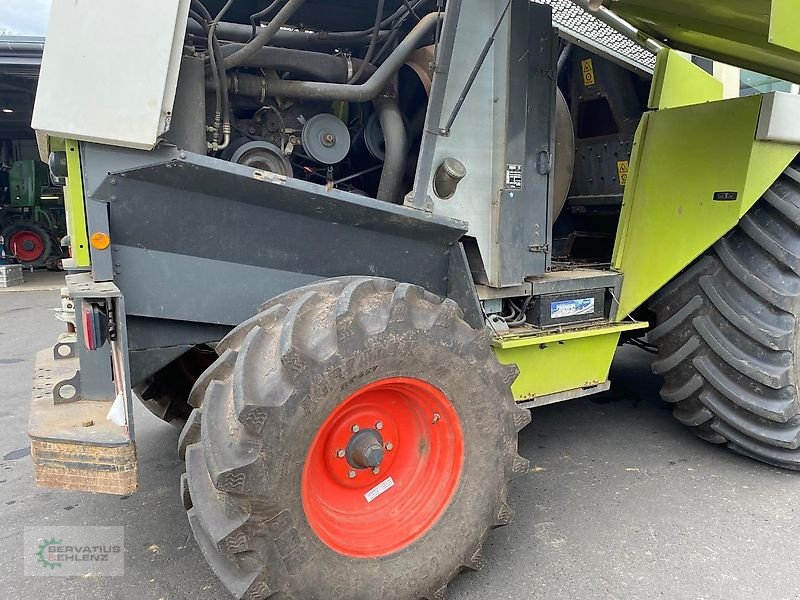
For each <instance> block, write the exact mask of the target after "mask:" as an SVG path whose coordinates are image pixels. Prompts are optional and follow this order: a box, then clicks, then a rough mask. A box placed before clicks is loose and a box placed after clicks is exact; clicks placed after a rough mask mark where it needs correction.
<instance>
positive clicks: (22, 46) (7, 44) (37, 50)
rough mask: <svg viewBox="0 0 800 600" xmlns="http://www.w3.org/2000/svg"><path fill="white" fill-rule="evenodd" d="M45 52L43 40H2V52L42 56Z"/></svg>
mask: <svg viewBox="0 0 800 600" xmlns="http://www.w3.org/2000/svg"><path fill="white" fill-rule="evenodd" d="M43 51H44V39H43V38H30V39H26V38H21V39H0V52H14V53H18V52H19V53H31V54H41V53H42V52H43Z"/></svg>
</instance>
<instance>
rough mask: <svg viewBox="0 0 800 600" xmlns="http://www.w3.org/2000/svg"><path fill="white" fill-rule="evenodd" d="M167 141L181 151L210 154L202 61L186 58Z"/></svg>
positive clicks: (182, 65)
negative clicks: (207, 138) (207, 139)
mask: <svg viewBox="0 0 800 600" xmlns="http://www.w3.org/2000/svg"><path fill="white" fill-rule="evenodd" d="M164 138H165V139H166V140H167V141H168V142H169V143H170V144H174V145H175V146H177V147H178V148H180V149H181V150H188V151H189V152H195V153H197V154H206V152H207V151H208V148H207V141H206V86H205V67H204V66H203V59H202V58H194V57H191V56H184V57H183V59H181V72H180V75H179V76H178V89H177V92H176V94H175V103H174V105H173V109H172V120H171V121H170V124H169V131H167V133H166V134H165V135H164Z"/></svg>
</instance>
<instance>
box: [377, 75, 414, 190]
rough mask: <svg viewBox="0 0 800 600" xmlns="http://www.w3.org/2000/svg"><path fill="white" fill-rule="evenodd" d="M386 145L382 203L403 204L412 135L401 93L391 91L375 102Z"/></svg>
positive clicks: (381, 183) (387, 91) (380, 185)
mask: <svg viewBox="0 0 800 600" xmlns="http://www.w3.org/2000/svg"><path fill="white" fill-rule="evenodd" d="M373 104H374V106H375V111H376V112H377V113H378V120H379V121H380V124H381V130H382V131H383V139H384V141H385V143H386V154H385V158H384V161H383V171H382V172H381V181H380V184H379V185H378V195H377V198H378V200H383V201H385V202H391V203H392V204H402V202H403V198H402V197H401V192H402V190H401V186H402V184H403V176H404V174H405V172H406V156H407V152H408V135H407V133H406V125H405V123H404V122H403V115H402V113H401V112H400V105H399V103H398V101H397V94H396V93H395V92H394V90H393V89H387V90H386V92H385V93H383V94H381V95H380V96H378V97H377V98H376V99H375V101H374V102H373Z"/></svg>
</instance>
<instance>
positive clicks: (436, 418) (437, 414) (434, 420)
mask: <svg viewBox="0 0 800 600" xmlns="http://www.w3.org/2000/svg"><path fill="white" fill-rule="evenodd" d="M441 418H442V417H441V416H439V413H433V424H434V425H436V423H438V422H439V419H441Z"/></svg>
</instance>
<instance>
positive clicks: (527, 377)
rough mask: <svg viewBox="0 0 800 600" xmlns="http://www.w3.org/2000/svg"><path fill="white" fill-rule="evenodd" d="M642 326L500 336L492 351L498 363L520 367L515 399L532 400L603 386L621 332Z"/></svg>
mask: <svg viewBox="0 0 800 600" xmlns="http://www.w3.org/2000/svg"><path fill="white" fill-rule="evenodd" d="M645 327H647V323H615V324H611V325H608V324H606V325H601V326H595V327H586V328H582V329H573V330H568V331H549V332H548V331H544V332H536V333H523V334H520V335H510V336H502V337H498V338H497V339H496V340H495V342H494V351H495V354H496V355H497V359H498V360H499V361H500V362H501V363H503V364H516V365H517V366H518V367H519V370H520V375H519V377H518V378H517V380H516V381H515V382H514V384H513V386H512V387H511V390H512V391H513V393H514V398H515V399H516V400H517V401H527V400H535V399H537V398H541V397H543V396H549V395H551V394H557V393H560V392H566V391H572V390H581V389H587V388H593V387H597V386H599V385H600V384H603V383H605V382H606V381H607V379H608V372H609V369H610V368H611V361H612V360H613V358H614V354H615V352H616V350H617V344H618V343H619V337H620V335H621V334H622V332H624V331H632V330H636V329H643V328H645Z"/></svg>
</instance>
